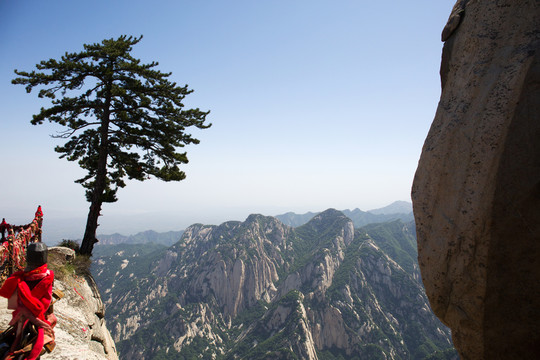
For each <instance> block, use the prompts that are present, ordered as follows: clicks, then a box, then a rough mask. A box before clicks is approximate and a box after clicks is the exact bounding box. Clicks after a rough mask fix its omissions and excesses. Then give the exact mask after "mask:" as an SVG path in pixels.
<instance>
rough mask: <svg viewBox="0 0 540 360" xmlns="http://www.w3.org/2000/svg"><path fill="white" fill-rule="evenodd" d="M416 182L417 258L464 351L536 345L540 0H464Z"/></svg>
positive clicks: (508, 353)
mask: <svg viewBox="0 0 540 360" xmlns="http://www.w3.org/2000/svg"><path fill="white" fill-rule="evenodd" d="M443 40H444V41H445V45H444V49H443V57H442V64H441V82H442V94H441V99H440V102H439V106H438V108H437V112H436V115H435V119H434V121H433V124H432V126H431V129H430V131H429V134H428V136H427V139H426V141H425V144H424V147H423V151H422V155H421V158H420V161H419V165H418V169H417V172H416V175H415V180H414V184H413V188H412V198H413V205H414V215H415V219H416V225H417V234H418V252H419V263H420V268H421V271H422V278H423V281H424V284H425V288H426V292H427V295H428V297H429V299H430V302H431V305H432V308H433V310H434V312H435V314H436V315H437V316H438V317H439V318H440V319H441V320H442V321H443V322H444V323H445V324H447V325H448V326H449V327H450V328H451V329H452V334H453V340H454V344H455V346H456V348H457V349H458V351H459V353H460V356H461V357H462V358H463V359H532V358H536V356H538V353H540V260H539V259H540V115H539V114H540V53H539V51H540V3H539V1H538V0H497V1H493V0H470V1H466V0H460V1H458V2H457V4H456V6H455V8H454V11H453V13H452V15H451V17H450V20H449V23H448V25H447V26H446V27H445V30H444V31H443Z"/></svg>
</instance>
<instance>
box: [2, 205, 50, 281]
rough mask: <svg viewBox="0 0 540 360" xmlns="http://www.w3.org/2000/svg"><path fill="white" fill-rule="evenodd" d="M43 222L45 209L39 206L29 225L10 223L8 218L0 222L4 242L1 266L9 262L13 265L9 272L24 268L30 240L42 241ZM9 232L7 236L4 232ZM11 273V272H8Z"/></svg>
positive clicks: (5, 267)
mask: <svg viewBox="0 0 540 360" xmlns="http://www.w3.org/2000/svg"><path fill="white" fill-rule="evenodd" d="M42 222H43V211H42V210H41V206H38V208H37V211H36V214H35V216H34V220H32V222H31V223H30V224H27V225H10V224H8V223H6V219H3V220H2V223H0V233H1V234H2V244H1V245H0V266H3V265H5V264H6V262H9V265H11V266H4V269H7V268H10V269H9V272H10V273H11V272H13V271H17V270H22V269H23V268H24V266H25V259H26V246H27V245H28V243H30V242H34V241H41V224H42ZM6 232H7V237H5V236H4V233H6ZM7 275H10V274H7Z"/></svg>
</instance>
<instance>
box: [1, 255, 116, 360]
mask: <svg viewBox="0 0 540 360" xmlns="http://www.w3.org/2000/svg"><path fill="white" fill-rule="evenodd" d="M74 256H75V253H74V251H73V250H71V249H68V248H59V247H56V248H55V247H53V248H49V268H52V269H53V270H54V271H55V275H56V278H55V281H54V289H58V290H61V291H62V292H63V293H64V297H63V298H62V299H60V300H58V302H56V303H55V304H54V314H55V315H56V317H57V318H58V323H57V325H56V327H55V328H54V332H55V335H56V339H55V341H56V348H55V349H54V350H53V351H52V352H51V353H50V354H45V355H43V356H42V358H43V359H47V360H118V356H117V353H116V347H115V344H114V341H113V340H112V338H111V335H110V333H109V330H108V329H107V327H106V324H105V320H104V315H105V308H104V306H103V302H102V301H101V296H100V294H99V291H98V290H97V286H96V284H95V282H94V279H93V278H92V276H91V275H87V276H77V275H75V274H74V273H72V271H71V270H72V269H73V268H72V267H71V265H70V264H69V262H70V260H71V259H73V258H74ZM11 312H12V311H11V310H8V309H7V299H5V298H0V329H5V328H7V326H8V325H7V324H8V323H9V321H10V320H11Z"/></svg>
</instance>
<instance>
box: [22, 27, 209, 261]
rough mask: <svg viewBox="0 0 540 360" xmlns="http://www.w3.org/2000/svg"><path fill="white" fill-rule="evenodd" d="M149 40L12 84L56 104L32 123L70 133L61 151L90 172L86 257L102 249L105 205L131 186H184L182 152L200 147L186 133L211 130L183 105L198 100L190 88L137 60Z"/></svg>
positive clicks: (83, 56)
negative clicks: (99, 233)
mask: <svg viewBox="0 0 540 360" xmlns="http://www.w3.org/2000/svg"><path fill="white" fill-rule="evenodd" d="M141 39H142V36H141V37H138V38H134V37H132V36H129V37H127V36H125V35H123V36H120V37H119V38H117V39H108V40H103V41H102V42H101V43H96V44H92V45H84V51H82V52H79V53H66V54H65V55H64V56H62V58H61V59H60V60H55V59H50V60H47V61H41V62H40V63H39V64H37V65H36V69H37V71H32V72H25V71H18V70H15V73H16V74H17V75H18V76H19V77H17V78H15V79H14V80H12V83H13V84H22V85H26V91H27V92H31V91H32V89H33V88H34V87H38V88H39V89H40V90H39V93H38V96H39V97H40V98H43V97H47V98H50V99H51V100H52V106H50V107H49V108H41V111H40V112H39V113H38V114H36V115H34V116H33V119H32V120H31V123H32V124H34V125H37V124H42V123H43V121H45V120H48V121H50V122H55V123H58V124H60V125H62V126H64V127H65V129H64V130H63V131H62V132H60V133H59V135H57V136H56V137H59V138H65V139H67V141H66V142H65V143H64V144H63V145H61V146H57V147H56V148H55V151H56V152H58V153H60V154H61V155H60V158H66V159H67V160H69V161H77V162H78V164H79V166H80V167H81V168H83V169H85V170H86V171H87V174H86V176H84V177H82V178H81V179H77V180H76V182H78V183H80V184H82V186H83V187H84V188H85V189H86V198H87V200H88V201H89V202H90V203H91V205H90V211H89V214H88V220H87V224H86V231H85V234H84V238H83V242H82V244H81V253H84V254H91V253H92V249H93V245H94V243H95V242H96V241H97V240H96V236H95V234H96V229H97V226H98V223H97V220H98V216H99V214H100V211H101V206H102V203H103V202H114V201H116V200H117V197H116V193H117V191H118V189H119V188H122V187H124V186H125V185H126V183H125V179H126V178H127V179H136V180H140V181H144V180H145V179H147V178H149V177H151V176H154V177H156V178H158V179H161V180H164V181H180V180H183V179H184V178H185V176H186V175H185V173H184V172H183V171H182V170H181V169H180V165H182V164H186V163H187V162H188V158H187V155H186V152H179V148H183V147H184V146H185V145H188V144H198V143H199V140H197V139H195V138H194V137H192V135H190V134H188V133H186V129H187V128H188V127H191V126H195V127H197V128H199V129H205V128H208V127H210V125H211V124H208V123H205V122H206V116H207V115H208V113H209V112H205V111H201V110H199V109H198V108H197V109H185V108H184V105H183V103H182V101H183V99H184V98H185V96H186V95H188V94H190V93H191V92H192V90H189V89H188V87H187V85H186V86H178V85H177V84H176V83H174V82H171V81H170V80H169V79H168V78H169V77H170V75H171V73H163V72H160V71H158V70H155V67H156V66H157V65H158V63H157V62H152V63H150V64H142V63H141V61H140V60H139V59H135V58H134V57H132V56H131V54H130V52H131V50H132V47H133V45H135V44H137V43H138V42H139V41H140V40H141Z"/></svg>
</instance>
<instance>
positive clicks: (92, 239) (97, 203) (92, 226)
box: [80, 81, 112, 256]
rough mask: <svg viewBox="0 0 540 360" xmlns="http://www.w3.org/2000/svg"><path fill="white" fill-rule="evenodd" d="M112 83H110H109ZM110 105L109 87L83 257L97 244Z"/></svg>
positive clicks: (105, 178) (105, 175) (100, 129)
mask: <svg viewBox="0 0 540 360" xmlns="http://www.w3.org/2000/svg"><path fill="white" fill-rule="evenodd" d="M111 82H112V81H111ZM110 104H111V92H110V85H109V86H107V91H106V96H105V104H104V111H103V117H102V119H101V126H100V128H99V136H100V143H99V155H98V166H97V172H96V180H95V183H94V189H93V191H92V203H91V204H90V210H89V211H88V219H87V220H86V229H85V231H84V237H83V240H82V243H81V249H80V253H81V254H84V255H89V256H91V255H92V251H93V250H94V244H95V243H97V242H98V240H97V239H96V230H97V227H98V226H99V224H98V218H99V215H100V212H101V205H102V204H103V192H104V191H105V188H106V184H107V159H108V157H109V123H110Z"/></svg>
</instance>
